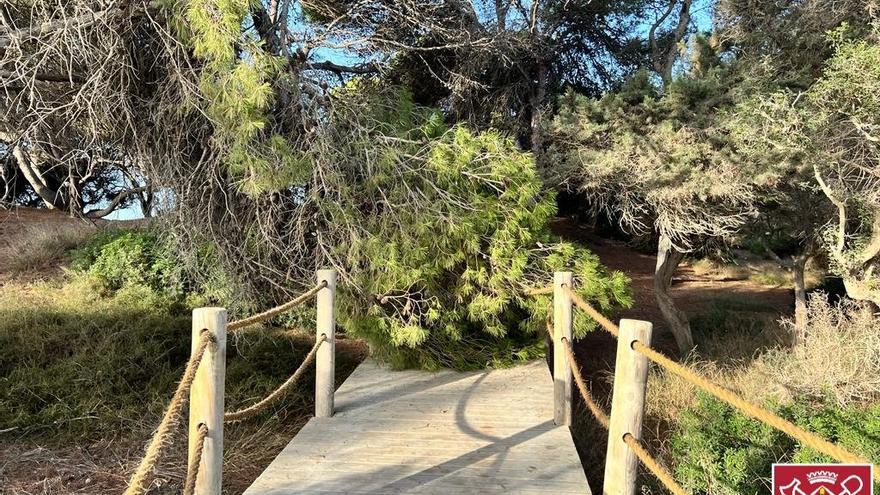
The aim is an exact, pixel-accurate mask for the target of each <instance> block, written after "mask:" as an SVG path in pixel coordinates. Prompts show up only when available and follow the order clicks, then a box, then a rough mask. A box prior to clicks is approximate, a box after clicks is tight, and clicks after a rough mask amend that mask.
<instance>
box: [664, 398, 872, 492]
mask: <svg viewBox="0 0 880 495" xmlns="http://www.w3.org/2000/svg"><path fill="white" fill-rule="evenodd" d="M768 406H769V407H770V408H771V409H773V410H775V411H776V412H777V413H778V414H779V415H781V416H782V417H784V418H786V419H788V420H790V421H793V422H794V423H795V424H797V425H799V426H801V427H803V428H804V429H807V430H809V431H812V432H815V433H817V434H819V435H821V436H822V437H824V438H826V439H827V440H829V441H831V442H833V443H835V444H837V445H840V446H842V447H844V448H845V449H848V450H850V451H851V452H854V453H857V454H859V455H862V456H864V457H866V458H868V459H878V458H880V404H874V405H871V406H868V407H855V406H850V407H841V406H839V405H837V404H836V403H835V401H834V400H833V399H828V400H822V401H809V400H807V399H803V398H801V399H798V400H796V401H795V402H792V403H789V404H786V405H782V406H780V405H775V406H774V405H772V404H770V405H768ZM670 445H671V454H670V455H671V457H672V459H674V462H675V466H676V467H675V477H676V479H677V480H678V481H679V482H680V483H681V484H682V486H683V487H684V488H686V489H688V490H690V491H691V492H692V493H694V494H708V493H711V494H713V495H758V494H764V493H769V491H770V474H771V473H770V470H771V466H772V464H773V463H774V462H818V463H828V462H836V461H835V460H834V459H832V458H830V457H828V456H826V455H823V454H820V453H818V452H816V451H814V450H812V449H810V448H808V447H805V446H802V445H800V444H799V443H798V442H796V441H795V440H793V439H791V438H790V437H788V436H786V435H785V434H784V433H782V432H779V431H778V430H776V429H774V428H772V427H770V426H768V425H766V424H764V423H761V422H759V421H755V420H752V419H750V418H748V417H746V416H744V415H743V414H740V413H739V412H738V411H735V410H733V409H732V408H730V407H729V406H727V405H726V404H724V403H722V402H720V401H718V400H716V399H714V398H711V397H709V396H706V395H704V394H700V397H699V398H698V400H697V402H696V404H695V405H694V406H693V407H691V408H688V409H687V410H685V411H684V413H683V415H682V417H681V421H680V423H679V426H678V430H677V432H676V433H675V434H674V435H673V437H672V439H671V441H670ZM878 481H880V480H878Z"/></svg>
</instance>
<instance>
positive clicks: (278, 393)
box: [223, 334, 327, 423]
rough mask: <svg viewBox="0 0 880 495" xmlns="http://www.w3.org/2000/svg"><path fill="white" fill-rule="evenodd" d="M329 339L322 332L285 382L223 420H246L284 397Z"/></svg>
mask: <svg viewBox="0 0 880 495" xmlns="http://www.w3.org/2000/svg"><path fill="white" fill-rule="evenodd" d="M326 341H327V335H325V334H322V335H321V338H320V339H319V340H318V341H317V342H315V345H314V346H312V349H311V350H310V351H309V353H308V354H307V355H306V357H305V359H303V362H302V364H300V365H299V368H297V369H296V371H295V372H294V373H293V375H291V376H290V378H288V379H287V381H285V382H284V383H282V384H281V386H279V387H278V388H276V389H275V390H274V391H273V392H272V393H271V394H269V395H267V396H266V397H265V398H264V399H263V400H261V401H259V402H257V403H255V404H253V405H251V406H248V407H246V408H244V409H239V410H238V411H233V412H228V413H226V414H224V415H223V421H225V422H227V423H232V422H237V421H244V420H246V419H249V418H252V417H254V416H257V415H258V414H260V413H261V412H263V411H264V410H265V409H266V408H267V407H269V405H271V404H272V403H274V402H275V401H277V400H278V399H280V398H281V397H283V396H284V395H285V394H286V393H287V391H288V390H290V387H292V386H293V385H294V384H296V382H297V381H298V380H299V378H300V377H301V376H302V375H303V373H304V372H305V370H306V367H307V366H308V365H309V364H311V362H312V361H314V360H315V355H316V354H318V348H319V347H321V344H323V343H324V342H326Z"/></svg>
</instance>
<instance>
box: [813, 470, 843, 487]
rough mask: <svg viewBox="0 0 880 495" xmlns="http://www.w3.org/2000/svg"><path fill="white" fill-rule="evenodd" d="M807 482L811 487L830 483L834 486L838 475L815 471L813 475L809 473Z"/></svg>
mask: <svg viewBox="0 0 880 495" xmlns="http://www.w3.org/2000/svg"><path fill="white" fill-rule="evenodd" d="M807 481H808V482H809V483H810V484H811V485H815V484H816V483H828V484H829V485H833V484H835V483H837V473H834V472H831V471H814V472H812V473H807Z"/></svg>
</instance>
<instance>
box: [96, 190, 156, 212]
mask: <svg viewBox="0 0 880 495" xmlns="http://www.w3.org/2000/svg"><path fill="white" fill-rule="evenodd" d="M148 187H149V186H141V187H135V188H134V189H127V190H125V191H122V192H121V193H119V194H117V195H116V197H115V198H113V201H111V202H110V204H108V205H107V206H106V207H105V208H103V209H100V210H97V209H95V210H89V211H87V212H85V214H84V216H85V217H86V218H104V217H106V216H107V215H109V214H111V213H113V212H114V211H115V210H116V208H117V207H118V206H119V203H121V202H122V200H124V199H125V198H127V197H129V196H131V195H132V194H137V193H142V192H144V191H146V190H147V188H148Z"/></svg>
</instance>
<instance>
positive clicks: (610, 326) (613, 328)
mask: <svg viewBox="0 0 880 495" xmlns="http://www.w3.org/2000/svg"><path fill="white" fill-rule="evenodd" d="M562 290H564V291H565V293H566V294H568V297H570V298H571V300H572V302H574V304H575V306H577V307H578V308H580V309H581V310H582V311H583V312H584V313H586V314H587V315H589V316H590V318H592V319H593V321H595V322H596V323H598V324H599V325H601V326H602V328H604V329H605V330H607V331H608V332H609V333H610V334H611V335H614V336H615V337H617V336H618V335H620V328H618V327H617V325H615V324H614V323H613V322H612V321H611V320H609V319H608V318H606V317H605V316H603V315H602V313H600V312H598V311H596V310H595V309H594V308H593V307H592V306H590V305H589V304H587V301H584V299H583V298H582V297H581V296H579V295H577V294H575V292H574V291H573V290H571V287H569V286H567V285H563V286H562Z"/></svg>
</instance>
